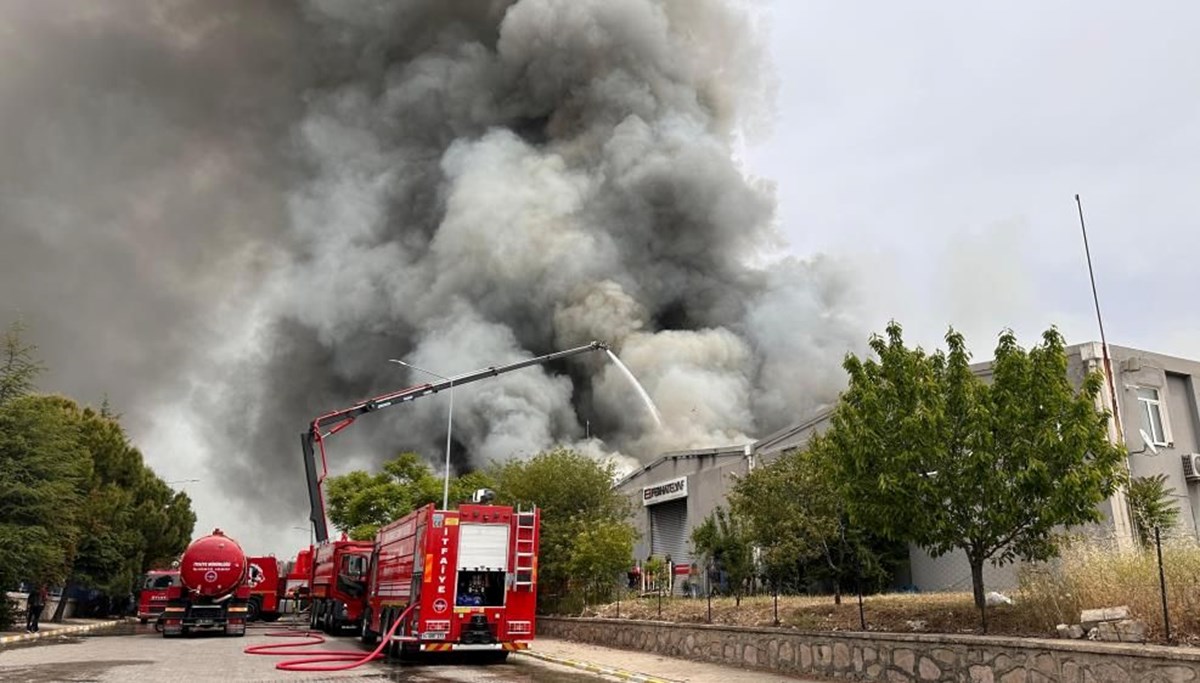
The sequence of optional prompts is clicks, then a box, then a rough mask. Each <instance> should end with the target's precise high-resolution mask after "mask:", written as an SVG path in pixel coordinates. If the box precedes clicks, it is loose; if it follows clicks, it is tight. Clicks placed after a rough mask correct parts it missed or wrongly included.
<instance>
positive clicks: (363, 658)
mask: <svg viewBox="0 0 1200 683" xmlns="http://www.w3.org/2000/svg"><path fill="white" fill-rule="evenodd" d="M416 606H417V603H413V604H411V605H409V606H408V607H407V608H406V609H405V610H404V611H403V612H401V613H400V617H399V618H398V619H396V621H394V622H393V623H392V627H391V628H389V629H388V632H387V633H386V634H384V635H383V636H382V637H380V639H379V646H378V647H376V648H375V650H374V651H373V652H371V653H369V654H364V653H363V651H362V650H330V651H328V652H322V653H321V654H319V655H312V656H307V657H302V658H301V659H288V660H284V661H282V662H279V663H278V664H276V665H275V668H276V669H279V670H281V671H346V670H347V669H353V668H355V667H357V666H362V665H363V664H366V663H367V662H370V661H373V660H376V659H382V658H383V655H382V654H380V653H381V652H383V648H384V647H386V646H387V644H388V642H390V641H391V638H392V634H393V633H395V632H396V627H398V626H399V625H400V624H403V623H404V618H405V617H407V616H408V613H409V612H411V611H412V610H413V608H414V607H416ZM263 635H266V636H269V637H273V638H288V637H292V636H297V635H299V636H303V637H304V638H305V639H306V641H305V642H293V643H275V644H274V645H251V646H249V647H247V648H245V649H244V650H243V652H245V653H246V654H248V655H285V656H286V655H309V654H310V653H311V652H312V651H311V650H300V651H297V650H287V649H285V648H294V647H308V646H311V645H320V644H321V643H324V642H325V637H324V636H322V635H319V634H316V633H313V632H312V630H311V629H310V630H307V631H305V632H304V633H297V632H295V631H274V632H271V633H265V634H263ZM329 662H341V663H340V664H337V665H333V666H330V665H327V663H329Z"/></svg>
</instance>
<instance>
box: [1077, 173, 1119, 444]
mask: <svg viewBox="0 0 1200 683" xmlns="http://www.w3.org/2000/svg"><path fill="white" fill-rule="evenodd" d="M1075 206H1077V207H1078V208H1079V229H1080V230H1081V231H1082V232H1083V253H1084V254H1085V255H1086V256H1087V267H1088V278H1089V279H1091V281H1092V301H1093V302H1094V303H1095V304H1096V323H1097V324H1098V325H1099V326H1100V348H1101V352H1102V353H1103V354H1104V378H1105V383H1106V384H1107V385H1108V395H1109V398H1110V399H1111V400H1112V407H1113V422H1114V423H1115V424H1116V427H1117V438H1118V439H1120V440H1121V441H1122V442H1124V441H1125V434H1124V432H1123V430H1122V429H1121V412H1120V409H1119V408H1118V406H1117V387H1116V385H1115V384H1114V383H1113V372H1112V360H1110V359H1109V357H1108V340H1107V339H1106V338H1105V337H1104V318H1103V317H1101V316H1100V296H1099V295H1098V294H1096V274H1095V273H1094V272H1093V271H1092V251H1091V249H1089V248H1088V238H1087V225H1086V224H1085V223H1084V222H1083V202H1082V201H1081V200H1080V199H1079V195H1078V194H1076V195H1075Z"/></svg>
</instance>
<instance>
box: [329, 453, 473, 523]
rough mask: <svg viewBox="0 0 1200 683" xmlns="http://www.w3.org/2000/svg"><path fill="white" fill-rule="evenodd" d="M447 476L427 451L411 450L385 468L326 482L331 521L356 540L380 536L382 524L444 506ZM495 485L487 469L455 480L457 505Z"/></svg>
mask: <svg viewBox="0 0 1200 683" xmlns="http://www.w3.org/2000/svg"><path fill="white" fill-rule="evenodd" d="M443 485H444V483H443V480H442V478H441V477H439V476H437V475H435V474H434V473H433V470H432V469H431V468H430V467H429V465H428V464H427V463H426V462H425V461H424V460H422V459H421V456H420V455H418V454H416V453H412V452H406V453H401V454H400V455H398V456H396V457H395V458H393V459H392V460H389V461H387V462H386V463H384V465H383V468H382V471H381V472H379V473H377V474H368V473H367V472H365V471H363V470H355V471H353V472H348V473H347V474H343V475H340V476H337V477H330V478H329V479H327V480H326V482H325V497H326V504H327V508H328V514H329V521H330V522H332V523H333V525H334V527H336V528H337V529H339V530H340V531H344V532H346V534H347V535H348V536H349V537H350V538H353V539H356V540H368V539H372V538H374V537H375V532H376V531H378V530H379V527H381V526H383V525H385V524H387V523H389V522H392V521H394V520H397V519H399V518H401V517H403V516H404V515H406V514H408V513H410V512H412V511H413V510H415V509H417V508H419V507H421V506H423V505H428V504H429V503H434V504H436V505H437V506H438V507H441V505H442V487H443ZM490 486H491V478H490V477H489V476H488V475H487V473H486V472H471V473H467V474H464V475H462V476H459V477H452V478H451V479H450V501H451V506H453V505H455V504H457V503H458V502H459V501H463V500H469V499H470V497H471V493H472V492H474V491H475V490H476V489H480V488H487V487H490Z"/></svg>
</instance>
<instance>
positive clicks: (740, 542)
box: [692, 507, 755, 605]
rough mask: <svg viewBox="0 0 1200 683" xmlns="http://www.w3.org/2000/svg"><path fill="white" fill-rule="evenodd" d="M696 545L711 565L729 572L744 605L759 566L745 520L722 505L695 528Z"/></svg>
mask: <svg viewBox="0 0 1200 683" xmlns="http://www.w3.org/2000/svg"><path fill="white" fill-rule="evenodd" d="M692 547H693V548H695V549H696V552H698V553H699V554H700V555H701V556H702V557H703V558H704V560H705V564H706V565H707V566H709V567H715V568H716V569H717V570H719V571H723V572H725V574H726V576H727V577H728V579H729V590H730V592H732V593H733V596H734V603H735V604H737V605H741V604H742V596H743V595H745V594H746V590H747V588H748V587H749V585H750V580H751V579H752V578H754V569H755V567H754V548H753V543H752V541H751V538H750V533H749V531H748V530H747V529H746V528H745V525H744V524H743V523H742V522H741V520H739V519H738V517H737V516H735V515H733V514H730V513H727V512H726V511H725V509H724V508H722V507H718V508H717V509H716V510H714V511H713V513H712V514H711V515H709V516H708V517H706V518H705V520H704V521H703V522H701V523H700V525H699V526H697V527H696V528H695V529H693V530H692Z"/></svg>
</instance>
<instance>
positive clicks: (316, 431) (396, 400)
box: [300, 341, 608, 543]
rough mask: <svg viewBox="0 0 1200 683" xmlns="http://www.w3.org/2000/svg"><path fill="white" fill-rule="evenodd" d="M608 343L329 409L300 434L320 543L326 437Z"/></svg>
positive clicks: (324, 527)
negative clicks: (363, 419) (380, 414)
mask: <svg viewBox="0 0 1200 683" xmlns="http://www.w3.org/2000/svg"><path fill="white" fill-rule="evenodd" d="M607 350H608V345H607V344H605V343H604V342H599V341H594V342H592V343H590V344H586V345H584V346H577V347H575V348H573V349H567V350H565V351H555V352H554V353H548V354H546V355H544V356H538V357H536V358H527V359H525V360H521V361H517V362H515V363H509V364H508V365H500V366H492V367H487V368H482V369H480V370H475V371H474V372H468V373H466V374H463V375H459V376H457V377H450V378H448V379H445V380H443V381H441V382H437V383H434V384H419V385H416V386H411V387H407V388H405V389H400V390H398V391H393V392H390V393H387V394H383V395H382V396H376V397H375V398H369V399H367V400H365V401H362V402H360V403H356V404H354V405H353V406H350V407H349V408H344V409H342V410H335V411H333V412H331V413H325V414H324V415H321V416H320V417H318V418H317V419H315V420H313V421H312V423H311V424H309V426H308V429H307V430H306V431H305V432H304V433H303V434H301V435H300V444H301V447H302V449H303V451H304V475H305V479H306V480H307V482H308V501H309V505H310V508H311V510H310V513H309V519H311V520H312V524H313V533H314V536H315V538H316V541H317V543H324V542H325V541H327V540H329V526H328V523H327V522H326V520H325V500H324V497H323V495H322V493H321V484H323V483H324V482H325V477H326V476H328V474H329V468H328V466H327V463H326V460H325V439H328V438H329V437H331V436H333V435H334V434H337V433H338V432H340V431H342V430H343V429H345V428H346V427H349V426H350V425H351V424H354V421H355V420H357V419H358V418H359V416H361V415H365V414H366V413H373V412H375V411H377V410H382V409H384V408H388V407H390V406H394V405H398V404H401V403H408V402H409V401H414V400H416V399H418V398H421V397H422V396H428V395H430V394H436V393H438V392H439V391H442V390H444V389H450V388H453V387H457V386H461V385H463V384H470V383H471V382H477V381H479V380H481V379H487V378H488V377H496V376H498V375H502V374H504V373H506V372H512V371H514V370H520V369H522V368H527V367H530V366H532V365H542V364H545V363H549V362H551V361H555V360H561V359H563V358H570V357H571V356H577V355H579V354H581V353H587V352H589V351H607ZM318 451H319V452H320V454H321V461H320V463H318V462H317V452H318Z"/></svg>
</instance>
